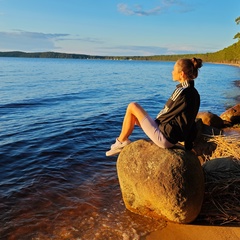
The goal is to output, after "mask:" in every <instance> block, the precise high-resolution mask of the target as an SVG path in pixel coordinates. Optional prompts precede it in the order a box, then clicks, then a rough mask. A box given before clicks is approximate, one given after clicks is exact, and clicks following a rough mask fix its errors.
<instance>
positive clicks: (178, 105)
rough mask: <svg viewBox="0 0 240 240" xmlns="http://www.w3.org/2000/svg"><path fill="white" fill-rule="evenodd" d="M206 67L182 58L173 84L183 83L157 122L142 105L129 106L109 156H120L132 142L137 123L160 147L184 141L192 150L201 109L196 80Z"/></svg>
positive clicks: (199, 60)
mask: <svg viewBox="0 0 240 240" xmlns="http://www.w3.org/2000/svg"><path fill="white" fill-rule="evenodd" d="M201 67H202V60H201V59H196V58H192V59H179V60H178V61H177V62H176V63H175V65H174V68H173V71H172V78H173V81H178V82H179V83H180V84H178V85H177V86H176V89H175V90H174V92H173V93H172V95H171V97H170V98H169V99H168V101H167V103H166V105H165V107H164V108H163V109H162V110H161V111H160V112H159V114H158V115H157V117H156V119H155V120H154V119H152V118H151V117H150V116H149V115H148V113H147V112H146V111H145V110H144V109H143V108H142V107H141V106H140V105H139V104H138V103H135V102H132V103H130V104H129V105H128V107H127V110H126V114H125V117H124V120H123V125H122V131H121V133H120V135H119V137H118V138H117V139H116V142H115V143H114V144H113V145H112V146H111V149H110V150H109V151H107V152H106V156H112V155H115V154H117V153H119V152H120V151H121V150H122V149H123V148H124V147H125V146H126V145H128V144H129V143H130V140H129V139H128V137H129V136H130V135H131V134H132V132H133V129H134V126H135V124H136V125H138V126H140V127H141V128H142V130H143V131H144V132H145V134H146V135H147V136H148V137H149V138H150V139H151V140H152V141H153V142H154V143H155V144H156V145H157V146H159V147H161V148H171V147H173V146H174V145H175V144H176V143H178V142H183V141H184V146H185V149H186V150H191V149H192V147H193V141H194V139H195V137H196V124H195V118H196V116H197V113H198V110H199V106H200V96H199V94H198V91H197V90H196V89H195V87H194V81H193V80H194V79H195V78H197V76H198V69H199V68H201Z"/></svg>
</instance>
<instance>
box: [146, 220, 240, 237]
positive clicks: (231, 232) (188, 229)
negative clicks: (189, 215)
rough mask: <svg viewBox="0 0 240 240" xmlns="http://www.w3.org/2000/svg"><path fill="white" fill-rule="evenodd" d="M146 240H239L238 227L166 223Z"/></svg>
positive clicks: (239, 228)
mask: <svg viewBox="0 0 240 240" xmlns="http://www.w3.org/2000/svg"><path fill="white" fill-rule="evenodd" d="M146 239H147V240H239V239H240V227H226V226H202V225H190V224H189V225H188V224H176V223H170V222H168V223H167V226H166V227H165V228H163V229H160V230H157V231H155V232H152V233H151V234H150V235H149V236H147V238H146Z"/></svg>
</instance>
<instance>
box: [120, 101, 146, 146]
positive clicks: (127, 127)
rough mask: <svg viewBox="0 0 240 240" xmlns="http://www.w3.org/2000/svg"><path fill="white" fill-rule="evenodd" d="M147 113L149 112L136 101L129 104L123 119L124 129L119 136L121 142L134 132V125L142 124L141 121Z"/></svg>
mask: <svg viewBox="0 0 240 240" xmlns="http://www.w3.org/2000/svg"><path fill="white" fill-rule="evenodd" d="M146 115H147V112H146V111H145V110H144V109H143V108H142V107H141V106H140V105H139V104H138V103H135V102H132V103H130V104H129V105H128V107H127V110H126V114H125V117H124V120H123V125H122V131H121V133H120V135H119V137H118V140H119V141H120V142H124V141H126V140H127V139H128V137H129V136H130V135H131V134H132V132H133V129H134V125H135V124H137V125H140V122H141V121H142V120H143V118H144V117H145V116H146Z"/></svg>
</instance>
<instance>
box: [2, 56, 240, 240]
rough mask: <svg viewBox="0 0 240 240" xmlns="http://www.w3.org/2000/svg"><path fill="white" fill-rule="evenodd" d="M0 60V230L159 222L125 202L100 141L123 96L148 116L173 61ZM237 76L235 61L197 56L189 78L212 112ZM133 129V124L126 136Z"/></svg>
mask: <svg viewBox="0 0 240 240" xmlns="http://www.w3.org/2000/svg"><path fill="white" fill-rule="evenodd" d="M0 64H1V67H2V70H1V71H2V72H1V75H0V94H1V98H0V176H1V178H0V239H4V240H5V239H9V240H15V239H17V240H19V239H20V240H21V239H27V240H28V239H41V240H42V239H84V240H85V239H87V240H88V239H104V240H105V239H114V240H117V239H125V240H127V239H129V240H130V239H144V236H146V235H147V234H148V233H149V232H152V231H154V230H156V229H159V228H161V227H164V226H165V221H164V220H162V221H155V220H151V219H148V218H144V217H142V216H138V215H136V214H133V213H130V212H129V211H128V210H126V209H125V206H124V204H123V200H122V196H121V191H120V187H119V183H118V179H117V172H116V160H117V158H116V157H109V158H107V157H105V151H106V150H107V148H108V147H109V146H110V144H112V143H113V141H115V138H116V136H117V135H118V134H119V131H120V128H121V122H122V118H123V115H124V112H125V109H126V106H127V104H128V103H129V102H131V101H138V102H140V104H142V105H143V106H144V107H145V108H146V109H147V111H148V113H149V114H150V115H151V116H153V117H154V116H155V115H156V114H157V113H158V112H159V110H160V109H161V108H162V107H163V105H164V103H165V102H166V100H167V98H168V97H169V96H170V94H171V93H172V90H173V89H174V88H175V84H176V83H175V82H173V81H172V80H171V71H172V68H173V64H174V63H172V62H168V63H166V62H150V61H145V62H144V61H138V62H135V61H84V60H81V61H80V60H64V59H21V58H19V59H18V58H0ZM223 76H224V77H223ZM226 76H227V77H228V78H227V79H226ZM210 77H211V79H210ZM237 77H239V69H238V68H232V67H231V66H224V65H211V64H209V65H208V64H207V65H206V66H204V67H203V68H202V69H201V73H200V76H199V79H198V81H197V84H196V85H197V88H198V89H199V92H200V94H201V99H202V102H201V110H209V111H212V112H214V113H216V114H219V113H221V112H223V111H224V110H225V106H227V105H231V104H232V103H234V101H235V100H234V97H235V95H234V94H235V92H236V88H237V87H236V88H234V87H233V84H232V81H234V80H237ZM209 82H211V88H210V87H209ZM238 90H239V89H238ZM212 92H214V95H213V94H212ZM233 95H234V96H233ZM232 105H233V104H232ZM143 137H145V135H144V134H143V133H142V132H141V131H140V130H136V131H135V132H134V135H133V136H132V137H131V140H132V141H134V140H135V139H138V138H143Z"/></svg>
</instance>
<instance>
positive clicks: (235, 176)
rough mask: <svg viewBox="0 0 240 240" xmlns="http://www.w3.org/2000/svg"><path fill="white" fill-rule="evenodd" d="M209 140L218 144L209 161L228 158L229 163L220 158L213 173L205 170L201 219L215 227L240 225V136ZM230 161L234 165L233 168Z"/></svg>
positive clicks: (216, 137)
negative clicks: (215, 225)
mask: <svg viewBox="0 0 240 240" xmlns="http://www.w3.org/2000/svg"><path fill="white" fill-rule="evenodd" d="M209 141H211V142H214V143H215V144H216V145H217V148H216V150H215V151H214V152H213V154H212V155H211V156H210V157H209V159H208V160H209V161H211V160H214V159H216V158H222V157H228V159H227V160H226V159H225V162H223V161H221V159H220V160H219V162H217V165H215V166H214V167H212V168H211V169H210V171H209V169H208V171H205V178H206V181H205V199H204V203H203V207H202V211H201V213H200V218H201V219H202V220H204V221H207V222H208V223H211V224H217V225H224V224H225V225H226V224H232V225H237V226H240V164H239V163H240V162H239V161H240V136H239V135H231V136H222V135H221V136H215V137H213V138H212V139H210V140H209ZM229 161H231V162H232V163H234V164H232V165H231V166H232V167H230V168H229V165H228V163H229ZM219 165H221V167H220V166H219ZM208 166H209V165H208Z"/></svg>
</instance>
